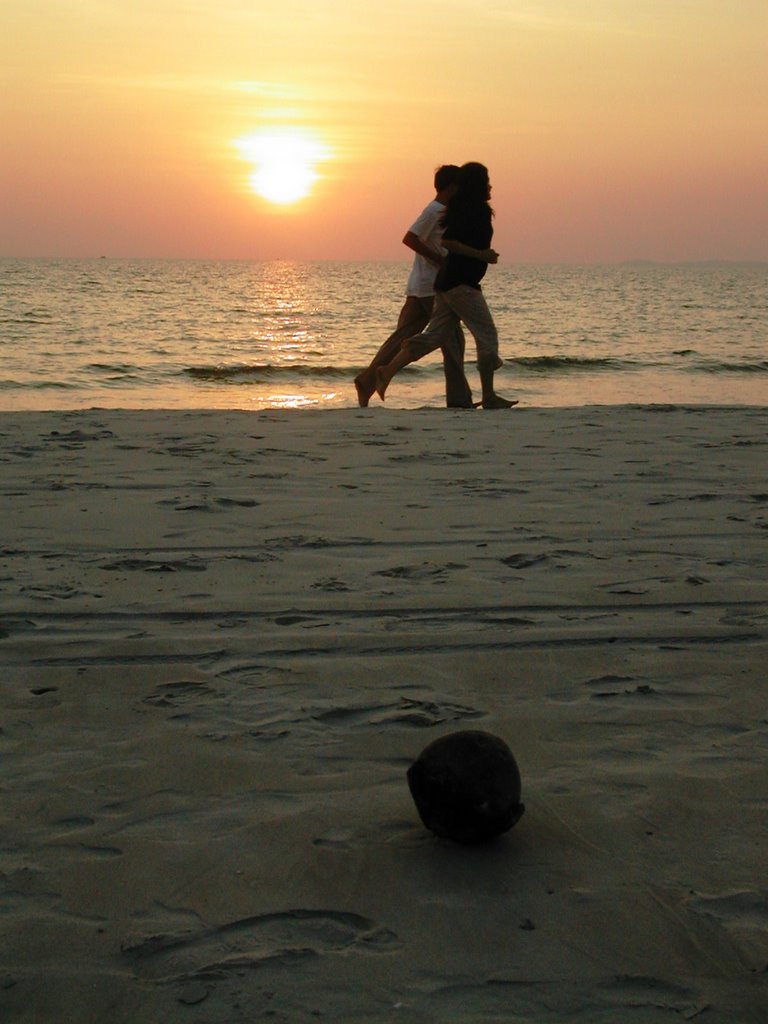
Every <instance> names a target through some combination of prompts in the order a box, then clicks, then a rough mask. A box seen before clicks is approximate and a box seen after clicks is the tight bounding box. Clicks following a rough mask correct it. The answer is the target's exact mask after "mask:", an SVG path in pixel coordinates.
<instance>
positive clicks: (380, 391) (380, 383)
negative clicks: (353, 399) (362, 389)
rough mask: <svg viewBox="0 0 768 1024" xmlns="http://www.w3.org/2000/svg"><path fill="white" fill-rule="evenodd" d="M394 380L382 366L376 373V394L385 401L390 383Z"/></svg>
mask: <svg viewBox="0 0 768 1024" xmlns="http://www.w3.org/2000/svg"><path fill="white" fill-rule="evenodd" d="M391 380H392V378H391V377H388V376H387V371H386V370H385V369H384V367H383V366H380V367H379V368H378V370H377V371H376V394H377V395H378V396H379V398H380V399H381V400H382V402H383V401H384V395H385V394H386V392H387V388H388V387H389V382H390V381H391Z"/></svg>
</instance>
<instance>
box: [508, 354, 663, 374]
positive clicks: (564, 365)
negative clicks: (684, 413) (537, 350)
mask: <svg viewBox="0 0 768 1024" xmlns="http://www.w3.org/2000/svg"><path fill="white" fill-rule="evenodd" d="M504 362H505V364H506V365H508V366H516V367H519V368H522V369H524V370H530V371H532V372H534V373H550V372H552V371H555V372H558V373H568V372H571V371H573V372H579V371H587V372H588V373H594V372H595V371H596V370H611V371H616V370H632V369H637V368H638V367H641V366H644V365H647V364H644V363H636V362H633V361H631V360H628V359H617V358H615V357H612V356H591V357H590V356H516V357H513V358H511V359H505V360H504Z"/></svg>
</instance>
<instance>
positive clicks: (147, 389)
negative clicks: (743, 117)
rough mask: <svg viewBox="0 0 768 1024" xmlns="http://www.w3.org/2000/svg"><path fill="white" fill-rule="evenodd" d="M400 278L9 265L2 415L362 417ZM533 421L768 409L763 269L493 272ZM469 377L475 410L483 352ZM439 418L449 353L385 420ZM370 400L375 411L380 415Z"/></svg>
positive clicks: (504, 341)
mask: <svg viewBox="0 0 768 1024" xmlns="http://www.w3.org/2000/svg"><path fill="white" fill-rule="evenodd" d="M407 274H408V264H407V263H338V262H317V263H308V262H288V261H284V262H265V263H259V262H242V261H210V262H209V261H170V260H167V261H153V260H115V259H93V260H75V259H36V260H14V259H4V260H0V410H23V409H75V408H90V407H94V406H100V407H113V408H114V407H119V408H143V409H146V408H233V409H268V408H300V407H328V408H332V407H335V408H340V407H345V406H347V407H352V406H356V404H357V399H356V393H355V389H354V386H353V383H352V380H353V377H354V376H355V374H356V373H357V372H358V370H360V369H361V368H362V367H363V366H365V365H367V363H368V362H369V360H370V359H371V357H372V356H373V354H374V353H375V351H376V350H377V349H378V347H379V345H380V344H381V343H382V342H383V341H384V340H385V338H386V337H387V335H388V334H389V333H390V332H391V331H392V330H393V329H394V326H395V324H396V321H397V316H398V313H399V310H400V306H401V304H402V301H403V297H404V287H405V281H406V278H407ZM483 289H484V292H485V295H486V298H487V300H488V304H489V306H490V308H491V311H492V313H493V315H494V318H495V321H496V325H497V327H498V329H499V338H500V354H501V356H502V358H503V359H504V366H503V367H502V369H501V370H499V371H498V373H497V375H496V387H497V390H498V391H499V392H500V393H502V394H504V395H507V396H508V397H510V398H517V399H519V401H520V403H521V405H528V406H580V405H591V404H617V403H641V404H646V403H648V404H716V405H737V404H746V405H762V406H764V405H768V265H765V264H748V265H741V264H695V265H691V264H686V265H675V266H670V265H656V264H626V265H617V266H600V267H596V266H585V267H575V266H543V267H534V266H516V265H501V264H500V265H497V266H494V267H491V268H490V269H489V272H488V274H487V276H486V279H485V281H484V282H483ZM466 370H467V377H468V379H469V381H470V385H471V386H472V388H473V391H474V392H475V393H476V394H479V383H478V377H477V371H476V368H475V366H474V344H473V342H472V339H471V337H468V338H467V366H466ZM443 404H444V390H443V375H442V364H441V361H440V357H439V353H437V354H435V355H432V356H430V357H428V358H427V359H425V360H423V361H421V362H419V363H416V364H414V365H412V366H411V367H408V368H407V369H406V370H404V371H403V372H402V373H401V374H399V375H398V376H397V378H396V379H395V380H394V381H393V383H392V385H391V386H390V388H389V390H388V392H387V401H386V406H387V408H406V409H412V408H421V407H424V406H436V407H439V406H441V405H443ZM380 405H381V403H380V402H379V399H378V398H377V397H376V396H374V398H373V399H372V401H371V406H372V407H375V406H380Z"/></svg>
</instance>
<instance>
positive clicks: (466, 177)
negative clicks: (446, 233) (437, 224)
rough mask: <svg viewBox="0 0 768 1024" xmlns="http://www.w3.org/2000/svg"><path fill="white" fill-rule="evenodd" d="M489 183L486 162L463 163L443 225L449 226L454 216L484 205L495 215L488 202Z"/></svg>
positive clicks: (458, 216)
mask: <svg viewBox="0 0 768 1024" xmlns="http://www.w3.org/2000/svg"><path fill="white" fill-rule="evenodd" d="M489 185H490V178H489V176H488V168H487V167H486V166H485V165H484V164H478V163H474V162H471V163H468V164H463V165H462V166H461V167H460V168H459V174H458V177H457V179H456V192H455V193H454V194H453V195H452V196H451V198H450V199H449V200H448V203H447V205H446V209H445V214H444V215H443V225H444V226H445V227H446V228H449V227H450V226H451V223H452V221H453V219H454V218H460V217H462V215H463V214H465V213H471V212H473V211H477V210H478V208H482V207H486V208H487V209H488V210H490V214H491V216H493V209H492V208H491V206H490V204H489V202H488V188H489Z"/></svg>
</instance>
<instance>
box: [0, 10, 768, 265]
mask: <svg viewBox="0 0 768 1024" xmlns="http://www.w3.org/2000/svg"><path fill="white" fill-rule="evenodd" d="M767 43H768V2H766V0H729V2H728V3H726V2H722V0H538V2H534V0H522V2H515V0H498V2H495V3H494V2H489V3H486V4H485V5H481V4H478V3H477V0H439V2H437V0H418V2H417V3H413V2H409V3H405V2H403V0H389V2H388V3H387V4H379V5H372V4H370V3H369V2H368V0H312V2H311V3H310V2H309V0H216V3H211V2H210V0H206V2H202V0H67V3H62V2H61V0H4V2H3V5H2V10H1V11H0V130H1V132H0V139H2V157H0V255H6V256H34V255H39V256H51V255H54V256H99V255H108V256H151V257H165V256H167V257H177V256H178V257H182V256H190V257H233V258H243V257H244V258H256V259H271V258H277V257H280V258H296V259H300V258H311V259H400V258H405V256H407V253H405V251H404V249H403V247H402V245H401V244H400V239H401V237H402V235H403V233H404V231H405V230H406V229H407V227H408V226H409V225H410V223H411V221H412V220H413V218H414V217H415V215H416V213H417V212H418V211H419V210H420V209H421V207H422V206H423V205H424V203H425V202H426V201H427V200H428V199H429V198H431V190H430V185H431V179H432V173H433V169H434V167H435V166H436V165H437V164H438V163H442V162H453V163H462V162H464V161H465V160H480V161H482V162H483V163H486V164H487V165H488V166H489V168H490V171H491V179H492V181H493V185H494V194H493V203H494V206H495V208H496V211H497V217H496V237H495V242H494V244H495V247H496V248H497V249H499V250H500V252H501V254H502V259H503V260H504V261H505V262H602V261H614V260H623V259H661V260H687V259H694V260H696V259H762V260H766V259H768V70H766V64H767V62H766V59H765V55H766V44H767ZM266 131H270V132H275V131H280V132H282V133H283V137H285V134H286V133H289V132H294V133H297V134H296V136H295V137H297V138H300V139H302V140H303V145H305V146H306V145H307V144H310V145H312V146H314V149H313V150H311V154H314V158H315V160H316V162H315V163H314V165H313V166H310V167H304V168H303V172H304V174H305V178H306V181H308V182H309V185H310V187H311V191H310V194H309V195H308V196H307V197H305V198H303V199H301V200H299V201H297V202H294V203H289V204H287V205H275V204H273V203H271V202H269V201H268V200H266V199H264V198H262V197H260V196H259V195H258V194H257V193H256V192H255V191H254V189H253V186H252V184H251V181H252V179H253V176H254V175H255V174H256V173H257V172H259V171H261V172H262V180H264V175H266V176H267V177H269V175H270V174H271V176H272V179H273V180H275V179H276V180H277V181H278V182H280V181H282V182H283V184H286V183H288V181H289V179H292V178H293V176H294V175H296V174H298V175H299V180H304V179H302V178H301V174H302V167H301V166H300V165H301V161H302V156H301V152H303V150H302V151H301V152H299V155H298V156H296V157H294V156H291V153H294V151H295V147H294V148H290V149H289V152H288V155H287V156H286V157H284V163H283V164H282V165H281V166H280V167H278V168H277V172H276V173H275V169H274V168H272V169H270V168H269V167H266V168H265V167H263V166H260V165H259V164H258V161H259V160H261V161H262V163H264V162H267V163H268V162H269V161H270V159H272V162H273V163H274V161H275V160H276V159H277V153H276V152H273V153H272V156H271V157H270V152H269V146H270V145H272V146H273V148H274V143H272V144H266V149H265V144H263V143H262V144H254V143H253V136H254V135H258V134H259V133H263V132H266ZM244 139H246V140H247V139H251V142H250V143H246V144H245V145H243V140H244ZM277 148H278V149H279V146H278V147H277ZM292 160H295V162H297V163H298V164H299V166H298V167H289V166H288V163H290V161H292ZM285 161H287V162H285ZM307 174H308V175H309V177H306V175H307ZM313 174H314V175H315V176H316V177H314V178H313V177H312V175H313Z"/></svg>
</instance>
